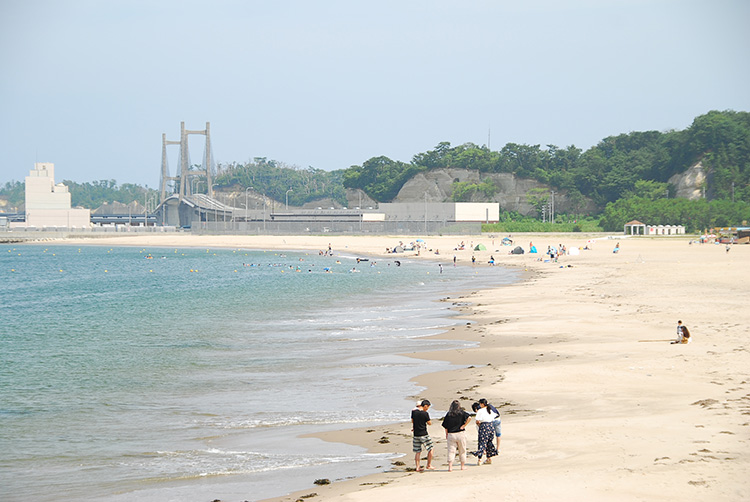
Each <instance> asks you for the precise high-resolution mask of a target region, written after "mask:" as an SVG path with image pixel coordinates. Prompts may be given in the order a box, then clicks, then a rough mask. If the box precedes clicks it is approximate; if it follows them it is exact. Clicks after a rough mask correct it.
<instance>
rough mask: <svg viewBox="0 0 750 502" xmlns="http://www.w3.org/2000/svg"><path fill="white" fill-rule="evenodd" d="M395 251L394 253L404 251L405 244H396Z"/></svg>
mask: <svg viewBox="0 0 750 502" xmlns="http://www.w3.org/2000/svg"><path fill="white" fill-rule="evenodd" d="M393 252H394V253H403V252H404V248H403V246H396V247H395V248H393Z"/></svg>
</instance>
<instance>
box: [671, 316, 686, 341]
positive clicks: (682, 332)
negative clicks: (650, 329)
mask: <svg viewBox="0 0 750 502" xmlns="http://www.w3.org/2000/svg"><path fill="white" fill-rule="evenodd" d="M669 343H672V344H675V343H690V331H688V329H687V326H685V325H683V324H682V321H677V340H675V341H673V342H669Z"/></svg>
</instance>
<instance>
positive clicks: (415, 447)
mask: <svg viewBox="0 0 750 502" xmlns="http://www.w3.org/2000/svg"><path fill="white" fill-rule="evenodd" d="M430 406H432V404H431V403H430V401H428V400H427V399H425V400H422V401H417V405H416V407H415V408H414V409H413V410H412V411H411V422H412V431H413V433H414V437H413V439H412V451H413V452H414V454H415V455H414V462H415V465H416V470H417V472H422V471H423V470H424V469H423V468H422V465H421V463H422V451H427V466H426V467H425V469H428V470H433V469H435V468H434V467H433V466H432V456H433V451H432V450H433V448H434V444H433V442H432V438H431V437H430V434H429V432H428V430H427V426H428V425H432V420H431V419H430V414H429V411H428V410H429V409H430ZM471 409H472V411H473V412H474V414H473V417H474V422H475V423H476V427H477V449H476V450H472V451H469V450H467V439H466V427H467V426H468V425H469V423H470V422H471V419H472V415H471V414H469V413H468V412H467V411H466V410H464V409H463V407H462V406H461V403H460V402H459V401H458V400H457V399H456V400H454V401H453V402H452V403H451V404H450V407H449V408H448V412H447V413H446V414H445V416H444V417H443V419H442V426H443V429H445V440H446V443H447V444H448V471H452V470H453V462H454V461H455V459H456V453H458V459H459V462H460V464H461V470H464V469H466V458H467V457H466V455H467V454H469V455H472V456H475V457H477V465H482V463H483V462H482V457H485V458H486V460H485V461H484V463H487V464H491V463H492V457H494V456H496V455H497V454H498V450H499V449H500V437H501V430H500V429H501V421H500V413H499V412H498V411H497V408H495V407H494V406H492V405H491V404H490V403H489V402H488V401H487V400H486V399H484V398H482V399H480V400H479V401H477V402H475V403H474V404H472V405H471Z"/></svg>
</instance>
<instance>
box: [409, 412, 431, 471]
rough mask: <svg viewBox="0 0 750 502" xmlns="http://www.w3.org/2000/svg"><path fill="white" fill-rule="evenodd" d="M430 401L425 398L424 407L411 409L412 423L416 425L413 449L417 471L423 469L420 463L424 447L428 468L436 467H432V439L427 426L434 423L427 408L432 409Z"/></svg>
mask: <svg viewBox="0 0 750 502" xmlns="http://www.w3.org/2000/svg"><path fill="white" fill-rule="evenodd" d="M430 406H431V404H430V402H429V401H428V400H427V399H425V400H424V401H422V409H421V410H420V409H416V410H412V411H411V423H412V424H413V426H414V429H413V430H414V437H413V438H412V451H414V453H415V455H414V462H415V463H416V465H417V472H421V471H422V467H421V465H420V463H421V460H422V448H424V449H425V450H427V467H426V468H427V469H430V470H432V469H434V467H432V447H433V444H432V439H431V438H430V435H429V434H428V433H427V426H428V425H432V420H430V414H429V413H427V410H429V409H430Z"/></svg>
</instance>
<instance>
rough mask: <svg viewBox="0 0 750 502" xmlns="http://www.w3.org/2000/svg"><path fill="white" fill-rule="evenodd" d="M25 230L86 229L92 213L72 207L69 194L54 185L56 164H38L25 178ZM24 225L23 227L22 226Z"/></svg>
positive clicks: (89, 224) (62, 186) (65, 189)
mask: <svg viewBox="0 0 750 502" xmlns="http://www.w3.org/2000/svg"><path fill="white" fill-rule="evenodd" d="M25 206H26V223H25V225H24V226H26V227H36V228H43V227H63V228H89V227H90V226H91V211H90V210H88V209H83V208H75V209H74V208H71V201H70V192H69V191H68V187H66V186H65V185H63V184H62V183H57V184H55V164H53V163H51V162H37V163H35V164H34V169H32V170H31V171H30V172H29V175H28V176H26V204H25ZM22 225H23V224H22Z"/></svg>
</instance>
